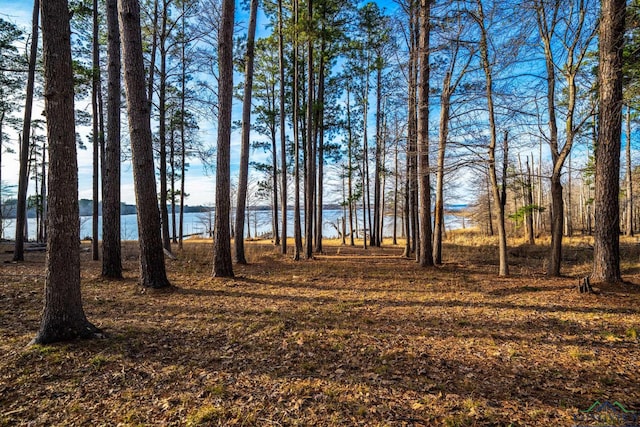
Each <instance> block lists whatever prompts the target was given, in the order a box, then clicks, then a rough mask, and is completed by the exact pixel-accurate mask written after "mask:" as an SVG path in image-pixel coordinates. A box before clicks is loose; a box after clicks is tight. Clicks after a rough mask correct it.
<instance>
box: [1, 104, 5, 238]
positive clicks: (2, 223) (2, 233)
mask: <svg viewBox="0 0 640 427" xmlns="http://www.w3.org/2000/svg"><path fill="white" fill-rule="evenodd" d="M4 117H5V112H4V111H3V112H2V113H1V114H0V239H4V213H3V212H2V197H3V195H2V150H3V145H4V144H3V140H4V139H3V138H4V137H3V133H2V128H3V125H4Z"/></svg>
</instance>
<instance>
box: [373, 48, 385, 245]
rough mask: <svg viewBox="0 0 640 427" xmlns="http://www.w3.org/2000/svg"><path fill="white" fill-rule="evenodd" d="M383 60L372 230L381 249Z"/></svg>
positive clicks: (378, 68) (379, 76)
mask: <svg viewBox="0 0 640 427" xmlns="http://www.w3.org/2000/svg"><path fill="white" fill-rule="evenodd" d="M381 63H382V60H381V59H380V58H377V60H376V158H375V166H374V167H375V174H374V178H373V228H372V230H371V246H376V247H380V245H381V238H380V233H379V231H380V223H381V217H382V201H381V197H380V194H381V192H382V188H381V182H380V181H381V177H382V164H381V157H382V144H383V142H382V65H381Z"/></svg>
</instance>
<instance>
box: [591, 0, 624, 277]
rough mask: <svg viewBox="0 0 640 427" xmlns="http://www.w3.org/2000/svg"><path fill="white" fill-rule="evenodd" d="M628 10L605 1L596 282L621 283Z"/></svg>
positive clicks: (600, 75) (615, 1)
mask: <svg viewBox="0 0 640 427" xmlns="http://www.w3.org/2000/svg"><path fill="white" fill-rule="evenodd" d="M625 9H626V2H625V0H603V1H602V12H601V20H600V66H599V70H598V82H599V86H598V88H599V90H598V94H599V103H600V105H599V113H600V114H599V116H598V130H599V133H598V146H597V147H596V177H595V188H596V194H595V230H594V245H593V271H592V273H591V280H592V281H593V282H619V281H620V280H621V274H620V236H619V233H620V213H619V189H620V176H619V174H620V135H621V131H622V48H623V44H624V40H623V36H624V21H625Z"/></svg>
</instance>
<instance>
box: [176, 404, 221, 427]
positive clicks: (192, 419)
mask: <svg viewBox="0 0 640 427" xmlns="http://www.w3.org/2000/svg"><path fill="white" fill-rule="evenodd" d="M226 415H227V410H226V409H225V408H224V407H222V406H220V405H205V406H201V407H199V408H198V409H196V410H195V411H194V412H192V413H191V414H189V415H188V416H187V419H186V425H187V426H188V427H196V426H206V425H216V424H217V422H219V421H220V420H223V419H224V418H225V417H226Z"/></svg>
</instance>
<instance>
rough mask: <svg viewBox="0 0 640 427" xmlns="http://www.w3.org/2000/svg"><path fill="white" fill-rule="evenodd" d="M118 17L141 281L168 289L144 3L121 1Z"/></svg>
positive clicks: (145, 284) (141, 282) (146, 284)
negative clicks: (142, 30)
mask: <svg viewBox="0 0 640 427" xmlns="http://www.w3.org/2000/svg"><path fill="white" fill-rule="evenodd" d="M118 17H119V21H120V35H121V40H122V61H123V71H124V82H125V90H126V94H127V111H128V115H129V134H130V136H131V154H132V164H133V178H134V184H135V193H136V208H137V210H138V243H139V246H140V273H141V274H140V284H141V285H142V286H143V287H144V288H166V287H170V286H171V284H170V283H169V280H168V279H167V275H166V270H165V265H164V251H163V248H162V238H161V235H160V213H159V212H158V197H157V192H156V180H155V176H154V175H155V174H154V171H155V168H154V166H153V146H152V137H151V125H150V107H149V105H150V104H149V102H148V100H147V94H146V92H145V81H144V63H143V57H142V37H141V33H140V5H139V4H138V2H137V0H120V1H119V2H118Z"/></svg>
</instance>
